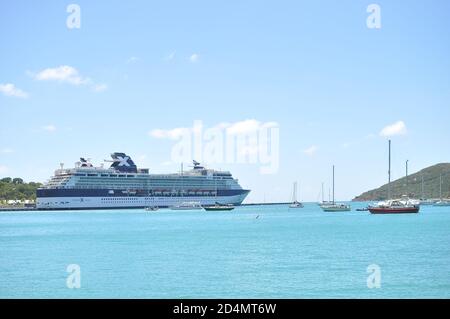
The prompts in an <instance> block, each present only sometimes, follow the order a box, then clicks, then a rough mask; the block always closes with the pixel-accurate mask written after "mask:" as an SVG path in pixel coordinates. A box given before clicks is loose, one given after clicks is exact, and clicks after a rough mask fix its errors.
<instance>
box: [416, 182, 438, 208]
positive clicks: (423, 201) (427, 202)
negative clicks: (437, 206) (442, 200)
mask: <svg viewBox="0 0 450 319" xmlns="http://www.w3.org/2000/svg"><path fill="white" fill-rule="evenodd" d="M423 185H424V183H423V175H422V196H421V198H420V205H421V206H425V205H433V204H434V203H435V201H434V200H432V199H427V198H425V192H424V186H423Z"/></svg>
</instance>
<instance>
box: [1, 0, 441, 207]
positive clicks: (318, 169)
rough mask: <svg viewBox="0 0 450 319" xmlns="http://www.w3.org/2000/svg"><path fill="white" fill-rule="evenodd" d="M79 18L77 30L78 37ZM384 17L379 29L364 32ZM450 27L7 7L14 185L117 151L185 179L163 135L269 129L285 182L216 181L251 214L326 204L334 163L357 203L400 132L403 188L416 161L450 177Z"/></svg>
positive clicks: (415, 17) (308, 16)
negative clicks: (268, 207)
mask: <svg viewBox="0 0 450 319" xmlns="http://www.w3.org/2000/svg"><path fill="white" fill-rule="evenodd" d="M70 3H76V4H78V5H79V6H80V8H81V28H79V29H69V28H68V27H67V26H66V19H67V17H68V16H69V13H67V12H66V8H67V6H68V5H69V4H70ZM371 3H376V4H378V5H379V6H380V8H381V28H380V29H369V28H368V27H367V25H366V19H367V17H368V16H369V13H367V12H366V9H367V6H368V5H369V4H371ZM449 12H450V3H449V2H448V1H359V0H358V1H356V0H355V1H339V2H337V1H265V2H261V1H129V2H125V1H73V2H65V1H39V3H38V2H32V1H1V2H0V34H1V37H0V41H1V46H2V51H1V59H0V176H18V177H22V178H24V179H25V180H27V181H31V180H33V181H45V180H46V179H47V178H48V177H49V176H50V175H51V174H52V172H53V170H54V169H55V168H57V167H58V166H59V163H60V162H64V163H65V164H66V166H72V165H73V163H74V162H75V161H76V160H77V159H78V158H79V157H80V156H85V157H89V158H92V161H93V162H94V164H97V165H98V164H99V163H100V162H101V161H102V160H103V159H106V158H108V154H110V153H111V152H114V151H123V152H126V153H128V154H129V155H131V156H132V157H133V158H134V159H135V160H136V161H137V162H138V164H139V165H141V166H145V167H148V168H150V170H151V171H152V172H173V171H176V170H178V167H179V164H178V163H171V164H170V163H168V162H169V161H170V159H171V157H170V154H171V149H172V147H173V145H174V140H170V139H167V138H157V137H155V135H154V134H153V135H152V134H151V132H152V131H154V130H156V129H161V130H164V131H166V132H170V131H172V130H173V129H175V128H183V127H192V126H193V123H194V121H196V120H199V121H202V123H203V125H204V126H205V127H215V126H217V125H220V123H231V125H233V124H236V123H238V124H239V123H242V122H243V123H255V122H258V123H267V122H271V123H277V125H278V127H279V134H280V139H279V145H280V152H279V162H280V165H279V169H278V170H277V172H276V173H274V174H269V175H267V174H261V173H260V165H259V164H258V163H256V164H237V163H236V164H230V163H222V164H220V163H219V164H217V163H216V164H213V165H209V166H211V167H212V168H221V169H229V170H231V171H232V173H233V174H234V176H235V177H237V178H239V180H240V183H241V184H242V186H244V187H245V188H249V189H251V190H252V193H251V195H250V196H249V198H248V201H262V200H263V199H264V198H265V200H266V201H286V200H289V199H290V196H291V195H290V193H291V189H292V182H293V181H295V180H298V181H299V183H300V197H301V199H302V200H310V201H315V200H317V199H318V196H319V192H320V188H321V182H325V183H327V184H329V183H330V179H331V166H332V165H333V164H335V165H336V178H337V181H336V185H337V191H336V196H337V198H339V199H351V198H353V197H354V196H356V195H358V194H360V193H361V192H363V191H366V190H368V189H371V188H375V187H378V186H380V185H381V184H383V183H384V182H385V181H386V179H387V176H386V171H387V167H386V161H387V159H386V158H387V138H386V137H385V136H381V135H380V132H381V131H382V130H383V128H385V127H387V126H389V125H392V124H394V123H398V122H402V123H403V124H404V126H403V127H402V126H401V125H400V126H398V127H397V130H394V131H393V132H391V133H392V134H391V135H392V136H391V138H392V140H393V148H394V149H393V151H394V153H393V175H394V178H398V177H401V176H402V174H404V162H405V160H406V159H409V160H410V169H411V171H417V170H419V169H421V168H424V167H426V166H429V165H432V164H435V163H438V162H448V159H449V157H450V149H449V148H448V140H449V137H450V125H448V122H449V118H450V107H449V106H450V72H449V71H450V59H449V56H450V42H449V40H448V39H449V38H450V17H449ZM245 121H247V122H245ZM252 121H253V122H252ZM308 150H309V152H308ZM305 151H306V152H305ZM186 164H187V163H186ZM326 187H328V186H326Z"/></svg>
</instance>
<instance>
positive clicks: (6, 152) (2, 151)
mask: <svg viewBox="0 0 450 319" xmlns="http://www.w3.org/2000/svg"><path fill="white" fill-rule="evenodd" d="M0 153H3V154H11V153H14V150H12V149H10V148H4V149H2V150H1V151H0Z"/></svg>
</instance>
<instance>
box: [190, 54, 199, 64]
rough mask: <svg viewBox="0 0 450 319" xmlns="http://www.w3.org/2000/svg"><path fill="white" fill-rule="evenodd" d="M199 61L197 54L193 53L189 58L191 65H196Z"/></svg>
mask: <svg viewBox="0 0 450 319" xmlns="http://www.w3.org/2000/svg"><path fill="white" fill-rule="evenodd" d="M199 59H200V56H199V55H198V54H197V53H194V54H192V55H191V56H190V57H189V61H191V63H196V62H198V60H199Z"/></svg>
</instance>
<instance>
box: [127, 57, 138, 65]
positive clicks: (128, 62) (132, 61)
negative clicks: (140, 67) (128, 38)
mask: <svg viewBox="0 0 450 319" xmlns="http://www.w3.org/2000/svg"><path fill="white" fill-rule="evenodd" d="M139 60H140V59H139V58H138V57H135V56H132V57H131V58H129V59H128V60H127V62H126V63H127V64H133V63H136V62H138V61H139Z"/></svg>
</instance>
